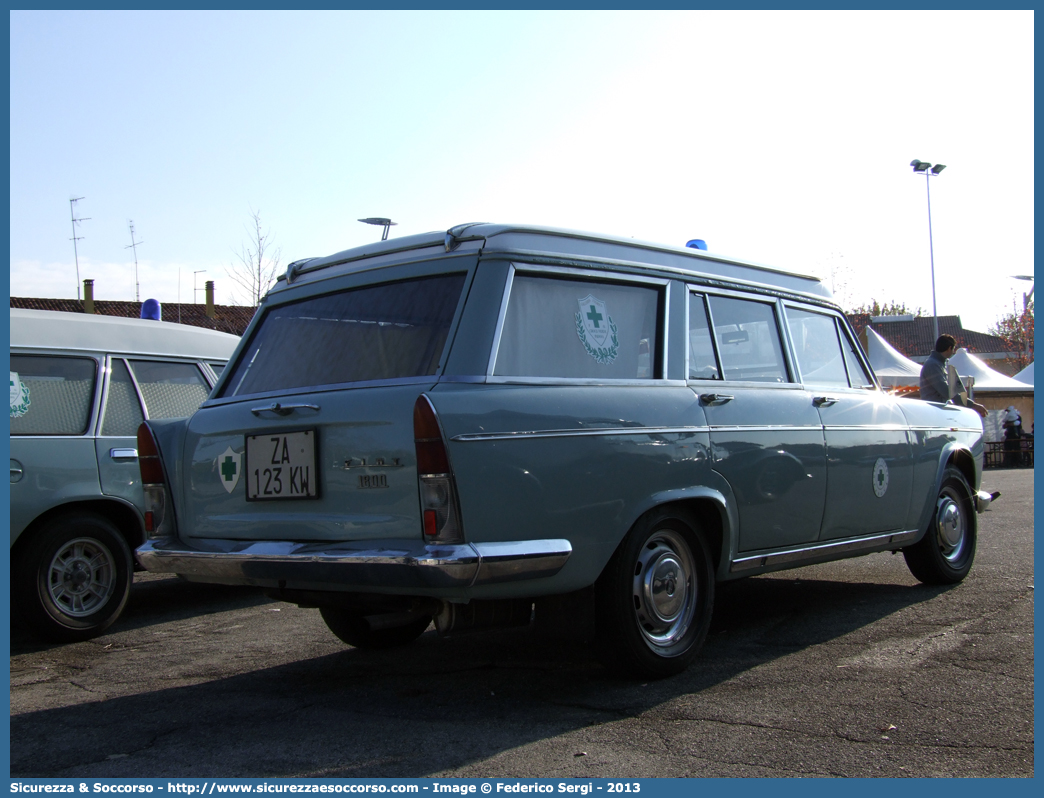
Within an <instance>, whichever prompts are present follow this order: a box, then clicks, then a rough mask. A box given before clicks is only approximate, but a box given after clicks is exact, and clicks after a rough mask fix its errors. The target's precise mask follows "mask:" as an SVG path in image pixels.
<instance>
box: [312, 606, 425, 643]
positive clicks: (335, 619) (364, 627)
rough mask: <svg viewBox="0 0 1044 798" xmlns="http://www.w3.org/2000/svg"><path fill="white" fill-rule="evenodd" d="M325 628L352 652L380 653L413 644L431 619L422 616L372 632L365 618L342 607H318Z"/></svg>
mask: <svg viewBox="0 0 1044 798" xmlns="http://www.w3.org/2000/svg"><path fill="white" fill-rule="evenodd" d="M319 613H320V614H321V615H322V616H323V620H324V621H325V622H326V625H327V627H329V629H330V631H331V632H333V633H334V634H335V635H337V637H339V638H340V639H341V640H342V641H343V642H345V643H347V644H348V645H350V646H354V647H355V648H363V649H371V650H373V649H381V648H396V647H398V646H405V645H407V644H409V643H412V642H413V641H414V640H416V639H417V638H418V637H420V636H421V635H422V634H424V630H425V629H427V628H428V624H430V623H431V616H430V615H422V616H420V617H419V618H417V619H416V620H415V621H410V622H409V623H407V624H405V625H404V626H393V627H391V628H390V629H376V630H374V629H371V628H370V625H369V624H368V623H367V622H366V620H365V618H363V616H362V615H360V614H359V613H358V612H352V611H351V610H346V609H343V608H342V607H320V608H319Z"/></svg>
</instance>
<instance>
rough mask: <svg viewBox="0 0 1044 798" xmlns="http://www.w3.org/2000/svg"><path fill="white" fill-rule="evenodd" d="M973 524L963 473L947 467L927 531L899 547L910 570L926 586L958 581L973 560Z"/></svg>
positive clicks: (962, 577)
mask: <svg viewBox="0 0 1044 798" xmlns="http://www.w3.org/2000/svg"><path fill="white" fill-rule="evenodd" d="M975 527H976V524H975V508H974V507H973V506H972V493H971V488H969V487H968V482H967V480H965V478H964V475H963V474H962V473H961V472H960V471H959V470H958V469H956V468H953V467H952V466H951V467H949V468H947V469H946V471H945V472H944V473H943V480H942V486H941V487H940V489H939V497H938V498H937V499H936V501H935V513H934V514H933V515H932V520H931V522H930V523H929V524H928V531H927V532H925V534H924V537H922V538H921V539H920V540H919V541H918V542H917V543H915V544H914V545H913V546H909V547H907V548H905V549H903V556H904V557H905V558H906V565H907V566H908V567H909V569H910V572H911V573H912V574H913V575H914V576H915V577H917V579H919V580H920V581H921V582H924V583H925V584H929V585H952V584H956V583H957V582H960V581H961V580H962V579H964V577H966V576H967V575H968V572H969V571H970V570H971V567H972V562H973V561H974V560H975V543H976V528H975Z"/></svg>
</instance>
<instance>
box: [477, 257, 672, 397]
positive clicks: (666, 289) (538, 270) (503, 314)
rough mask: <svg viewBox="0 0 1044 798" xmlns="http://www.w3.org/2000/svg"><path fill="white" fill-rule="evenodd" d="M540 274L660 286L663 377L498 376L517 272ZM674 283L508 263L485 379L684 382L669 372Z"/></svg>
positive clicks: (565, 382)
mask: <svg viewBox="0 0 1044 798" xmlns="http://www.w3.org/2000/svg"><path fill="white" fill-rule="evenodd" d="M516 274H522V275H530V274H533V275H537V276H544V277H572V278H579V279H581V280H585V281H590V282H596V283H612V284H614V285H637V286H645V287H650V286H651V287H655V288H656V289H658V292H659V297H658V301H659V302H662V306H663V318H662V320H660V324H659V329H658V330H657V333H658V336H659V339H660V340H659V342H658V345H659V346H660V347H662V358H661V360H660V376H658V377H635V378H634V379H599V378H597V377H528V376H508V375H494V374H493V372H494V370H495V369H496V365H497V356H498V355H499V354H500V344H501V340H502V338H503V335H504V322H505V321H506V319H507V310H508V306H509V305H510V302H511V290H512V288H513V287H514V283H515V275H516ZM671 283H672V280H671V279H670V278H666V277H652V276H649V275H640V274H630V273H627V272H616V271H596V270H592V269H577V268H574V267H569V266H544V265H539V264H532V263H515V262H514V261H511V262H509V263H508V275H507V279H506V280H505V281H504V293H503V296H502V297H501V299H500V308H499V310H498V314H499V315H498V316H497V326H496V330H495V331H494V333H493V344H492V346H491V347H490V353H489V361H488V362H487V364H486V374H485V382H487V383H490V384H496V385H506V384H514V385H681V384H684V381H683V380H671V379H668V378H667V377H666V376H665V375H667V374H669V373H670V372H669V370H668V361H667V355H668V349H669V341H670V338H669V336H670V329H671V315H670V314H671Z"/></svg>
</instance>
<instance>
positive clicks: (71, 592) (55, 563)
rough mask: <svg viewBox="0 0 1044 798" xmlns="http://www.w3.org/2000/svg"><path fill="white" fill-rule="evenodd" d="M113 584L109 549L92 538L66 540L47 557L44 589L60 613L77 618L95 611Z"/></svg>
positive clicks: (114, 573) (114, 580)
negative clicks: (45, 585) (51, 555)
mask: <svg viewBox="0 0 1044 798" xmlns="http://www.w3.org/2000/svg"><path fill="white" fill-rule="evenodd" d="M115 587H116V562H115V560H114V559H113V556H112V554H111V553H110V552H109V550H108V549H107V548H106V547H105V546H103V545H102V544H101V543H100V542H99V541H97V540H94V539H92V538H77V539H76V540H70V541H69V542H68V543H66V544H65V545H64V546H63V547H62V548H60V549H59V550H58V553H57V554H55V555H54V558H53V559H52V560H51V565H50V567H49V568H48V571H47V590H48V592H49V593H50V596H51V600H52V601H53V602H54V604H55V606H56V607H57V608H58V609H59V610H61V611H62V612H63V613H64V614H66V615H68V616H70V617H73V618H81V617H83V616H85V615H90V614H91V613H93V612H96V611H97V610H98V609H99V608H100V607H101V606H102V605H103V604H105V602H106V601H108V600H109V597H110V596H112V594H113V591H114V590H115Z"/></svg>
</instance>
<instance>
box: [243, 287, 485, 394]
mask: <svg viewBox="0 0 1044 798" xmlns="http://www.w3.org/2000/svg"><path fill="white" fill-rule="evenodd" d="M464 279H465V275H464V274H448V275H439V276H437V277H426V278H422V279H418V280H404V281H402V282H397V283H387V284H385V285H377V286H368V287H366V288H356V289H353V290H351V291H342V292H341V293H337V294H327V295H325V296H320V297H313V298H311V299H305V300H302V301H300V302H294V303H291V304H287V305H282V306H279V307H275V308H272V309H271V310H269V311H268V312H267V313H265V316H264V318H263V319H262V320H261V324H260V326H259V327H258V328H257V331H256V332H255V333H254V336H253V339H252V340H251V342H250V346H249V347H247V348H246V350H245V351H244V352H243V354H242V356H241V357H240V359H239V362H238V363H237V364H236V367H235V371H234V372H233V373H232V375H231V378H230V379H229V380H228V381H227V382H226V383H225V387H224V390H223V391H222V396H238V395H242V394H252V393H262V392H265V391H277V390H285V389H288V388H312V387H321V386H324V385H337V384H340V383H346V382H364V381H370V380H392V379H401V378H407V377H424V376H430V375H432V374H434V373H435V372H436V371H437V370H438V367H439V360H440V358H441V357H442V350H443V347H444V346H445V344H446V338H447V336H448V335H449V328H450V324H451V323H452V321H453V314H454V313H455V312H456V309H457V304H458V302H459V301H460V294H461V291H462V289H463V287H464Z"/></svg>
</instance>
